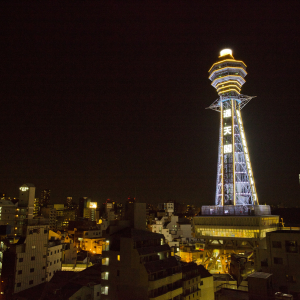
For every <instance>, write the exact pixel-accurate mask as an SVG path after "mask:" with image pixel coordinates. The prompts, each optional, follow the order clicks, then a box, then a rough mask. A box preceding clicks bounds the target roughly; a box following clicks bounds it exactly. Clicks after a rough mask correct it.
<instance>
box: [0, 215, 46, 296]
mask: <svg viewBox="0 0 300 300" xmlns="http://www.w3.org/2000/svg"><path fill="white" fill-rule="evenodd" d="M31 221H34V220H31ZM29 223H31V224H34V223H35V222H29ZM25 230H26V231H25V232H23V236H22V237H21V238H20V240H19V242H18V243H17V244H13V245H10V247H9V249H8V250H7V251H5V252H4V254H3V269H2V276H1V280H2V281H3V292H4V294H7V295H8V296H9V295H12V294H13V293H18V292H20V291H23V290H25V289H28V288H30V287H33V286H36V285H39V284H41V283H43V282H45V281H46V264H47V247H48V225H40V224H38V222H36V225H29V226H27V227H25Z"/></svg>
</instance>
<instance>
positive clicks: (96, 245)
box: [79, 237, 104, 254]
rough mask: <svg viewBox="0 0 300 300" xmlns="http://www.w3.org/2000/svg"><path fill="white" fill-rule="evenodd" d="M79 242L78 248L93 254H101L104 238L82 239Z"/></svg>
mask: <svg viewBox="0 0 300 300" xmlns="http://www.w3.org/2000/svg"><path fill="white" fill-rule="evenodd" d="M79 240H80V248H81V249H82V250H84V251H88V252H90V253H93V254H102V244H103V243H104V238H100V237H98V238H82V239H79Z"/></svg>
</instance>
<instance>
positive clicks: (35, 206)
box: [33, 198, 41, 217]
mask: <svg viewBox="0 0 300 300" xmlns="http://www.w3.org/2000/svg"><path fill="white" fill-rule="evenodd" d="M40 209H41V207H40V198H34V204H33V216H34V217H37V216H38V215H40Z"/></svg>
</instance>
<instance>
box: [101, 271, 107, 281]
mask: <svg viewBox="0 0 300 300" xmlns="http://www.w3.org/2000/svg"><path fill="white" fill-rule="evenodd" d="M108 275H109V273H108V272H102V273H101V279H103V280H108Z"/></svg>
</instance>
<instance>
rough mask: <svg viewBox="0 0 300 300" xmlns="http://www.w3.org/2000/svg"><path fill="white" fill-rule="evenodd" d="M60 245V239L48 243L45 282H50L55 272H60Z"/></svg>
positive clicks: (53, 239)
mask: <svg viewBox="0 0 300 300" xmlns="http://www.w3.org/2000/svg"><path fill="white" fill-rule="evenodd" d="M61 261H62V244H61V240H60V239H55V238H53V237H52V239H50V240H49V242H48V252H47V274H46V280H47V281H50V280H51V278H52V277H53V275H54V274H55V273H56V272H57V271H61V263H62V262H61Z"/></svg>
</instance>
